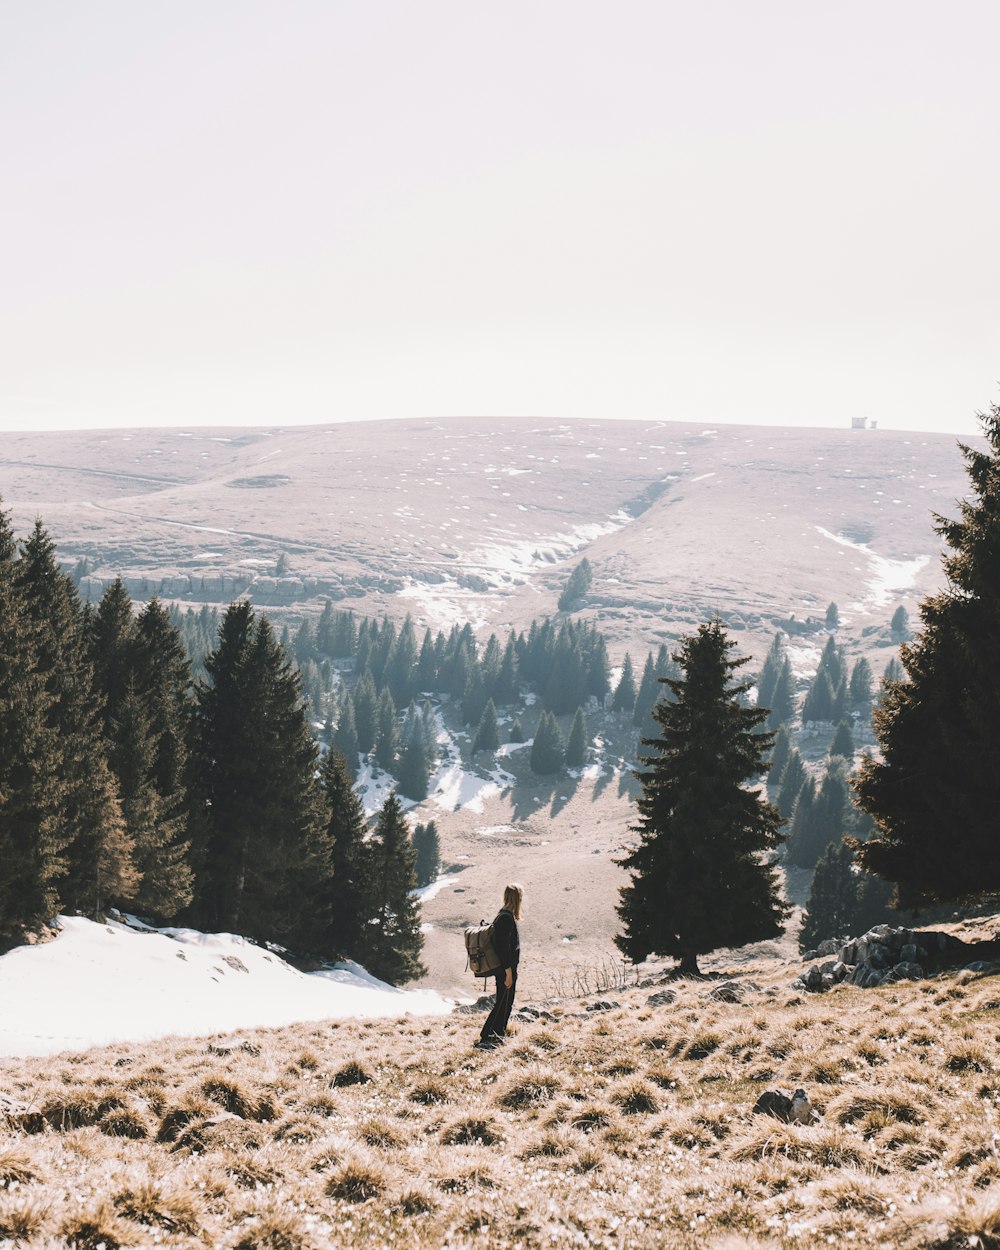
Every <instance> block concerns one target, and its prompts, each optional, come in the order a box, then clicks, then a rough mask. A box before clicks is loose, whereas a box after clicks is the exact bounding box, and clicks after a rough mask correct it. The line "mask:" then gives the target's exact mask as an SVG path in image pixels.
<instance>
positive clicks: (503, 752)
mask: <svg viewBox="0 0 1000 1250" xmlns="http://www.w3.org/2000/svg"><path fill="white" fill-rule="evenodd" d="M530 746H531V743H530V742H502V743H501V744H500V746H498V747H497V759H506V758H507V756H508V755H513V754H514V752H515V751H523V750H524V748H525V747H530Z"/></svg>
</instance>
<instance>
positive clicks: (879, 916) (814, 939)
mask: <svg viewBox="0 0 1000 1250" xmlns="http://www.w3.org/2000/svg"><path fill="white" fill-rule="evenodd" d="M892 919H893V917H892V912H891V908H890V889H889V887H888V886H886V885H885V883H884V882H882V881H879V880H878V878H877V877H872V876H870V875H869V874H868V873H865V872H860V871H859V870H858V869H857V867H856V866H855V864H854V850H853V848H852V846H851V845H849V844H848V843H847V842H844V841H841V842H831V843H830V845H829V846H828V847H827V848H826V851H825V852H824V854H823V855H822V856H821V858H820V860H819V863H818V864H817V865H816V871H815V872H814V873H813V879H812V885H811V887H810V890H809V901H808V902H807V903H806V910H805V914H804V916H803V920H802V932H801V934H800V935H799V949H800V950H801V951H807V950H811V949H813V948H814V947H816V946H818V945H819V944H820V942H824V941H826V940H827V938H849V937H854V936H857V935H859V934H862V933H867V931H868V930H869V929H870V928H872V926H873V925H877V924H885V923H892Z"/></svg>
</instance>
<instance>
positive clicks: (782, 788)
mask: <svg viewBox="0 0 1000 1250" xmlns="http://www.w3.org/2000/svg"><path fill="white" fill-rule="evenodd" d="M805 779H806V770H805V765H804V764H803V763H802V757H801V755H799V753H798V751H797V750H796V749H795V748H794V747H793V748H792V750H791V751H790V753H789V756H788V761H787V763H786V764H785V767H784V768H783V769H782V770H781V778H780V780H779V781H778V797H777V800H776V802H775V806H776V807H777V809H778V811H779V812H780V813H781V815H782V818H783V819H784V820H788V819H789V817H790V816H791V814H792V811H793V809H794V807H795V800H796V799H797V798H798V797H799V791H800V790H801V789H802V783H803V782H804V781H805Z"/></svg>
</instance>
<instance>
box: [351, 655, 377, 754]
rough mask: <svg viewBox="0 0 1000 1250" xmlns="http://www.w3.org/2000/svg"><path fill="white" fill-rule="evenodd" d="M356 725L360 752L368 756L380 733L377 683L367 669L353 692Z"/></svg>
mask: <svg viewBox="0 0 1000 1250" xmlns="http://www.w3.org/2000/svg"><path fill="white" fill-rule="evenodd" d="M353 699H354V725H355V732H356V733H357V737H358V750H359V751H360V752H361V754H362V755H367V754H368V752H369V751H371V750H372V748H373V747H374V746H375V737H376V735H377V733H378V727H379V721H378V713H379V707H378V695H377V694H376V693H375V682H374V681H373V680H372V675H371V672H370V671H369V669H368V668H365V669H364V670H363V672H362V673H361V676H360V677H359V678H358V681H357V685H356V686H355V687H354V691H353Z"/></svg>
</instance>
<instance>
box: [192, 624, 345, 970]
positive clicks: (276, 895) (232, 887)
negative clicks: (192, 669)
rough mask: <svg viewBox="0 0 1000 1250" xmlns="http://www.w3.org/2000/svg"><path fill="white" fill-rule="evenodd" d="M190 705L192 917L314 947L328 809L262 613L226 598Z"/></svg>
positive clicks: (290, 684)
mask: <svg viewBox="0 0 1000 1250" xmlns="http://www.w3.org/2000/svg"><path fill="white" fill-rule="evenodd" d="M206 668H207V671H208V676H209V683H210V684H206V685H204V686H202V687H200V688H199V690H198V704H197V722H196V729H197V741H198V751H197V762H198V795H199V799H200V806H201V812H202V817H201V827H200V832H201V834H202V837H203V839H204V852H203V854H204V878H203V883H202V894H201V898H200V900H199V907H198V913H199V917H200V919H201V920H202V922H203V924H207V925H208V926H210V927H211V928H215V929H219V928H221V929H225V930H228V931H231V932H235V933H242V934H245V935H246V936H249V937H253V938H256V939H258V940H261V941H276V942H281V943H283V944H284V945H287V946H291V947H293V948H294V949H297V950H301V951H312V952H316V953H319V952H320V950H321V948H322V945H323V940H324V935H325V934H326V933H327V932H328V931H329V927H330V919H329V914H328V907H329V883H330V876H331V871H332V869H331V848H330V844H329V838H328V836H327V831H328V824H329V814H328V812H327V809H326V804H325V800H324V798H323V793H322V790H321V788H320V786H319V783H318V780H317V763H318V760H317V748H316V744H315V742H314V741H313V738H312V735H311V734H310V732H309V725H308V722H307V720H306V717H305V712H304V708H303V704H302V698H301V690H300V686H299V680H298V674H297V673H296V672H295V670H294V668H293V666H292V663H291V661H290V660H289V658H288V656H287V654H286V653H285V652H284V651H283V650H282V648H281V646H280V644H279V643H278V642H277V640H276V639H275V637H274V632H273V630H272V629H271V626H270V623H269V622H268V620H267V618H266V617H263V616H262V617H259V618H255V616H254V614H253V610H252V609H251V607H250V605H249V604H248V603H246V602H240V603H234V604H231V605H230V607H229V608H228V609H227V611H226V613H225V615H224V616H223V618H222V623H221V625H220V627H219V643H218V646H217V647H216V649H215V651H214V652H213V653H212V654H211V655H210V656H209V657H208V660H207V661H206Z"/></svg>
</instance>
